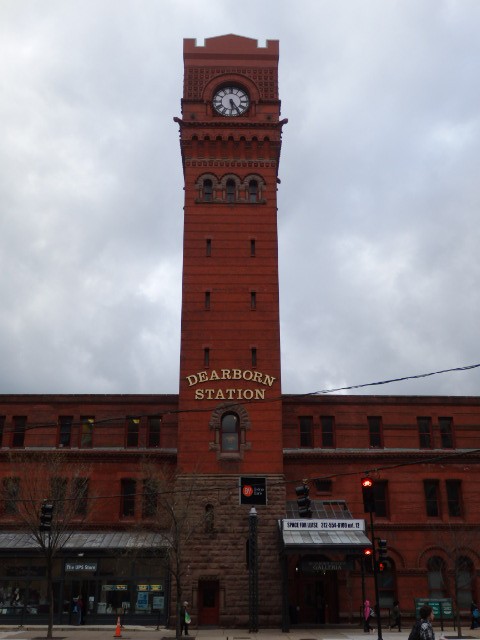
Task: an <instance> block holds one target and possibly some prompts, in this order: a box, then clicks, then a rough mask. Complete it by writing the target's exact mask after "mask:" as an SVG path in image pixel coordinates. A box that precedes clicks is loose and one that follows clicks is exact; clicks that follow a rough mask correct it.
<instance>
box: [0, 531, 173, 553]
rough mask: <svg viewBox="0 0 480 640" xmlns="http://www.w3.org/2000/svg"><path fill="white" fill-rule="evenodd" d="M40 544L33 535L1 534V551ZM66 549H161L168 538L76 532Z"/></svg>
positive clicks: (28, 547)
mask: <svg viewBox="0 0 480 640" xmlns="http://www.w3.org/2000/svg"><path fill="white" fill-rule="evenodd" d="M35 547H38V543H37V542H36V540H35V538H34V537H33V536H32V534H31V533H28V532H25V531H21V532H20V531H18V532H15V531H8V532H1V533H0V551H8V550H15V551H20V550H25V551H27V550H28V551H31V550H32V549H34V548H35ZM62 547H63V548H64V549H85V550H87V549H96V550H100V549H159V548H162V547H168V541H167V540H166V538H165V537H164V536H162V535H160V534H158V533H152V532H150V531H144V532H142V531H75V532H74V533H72V535H71V536H70V537H69V538H68V540H67V541H66V542H65V544H64V545H62Z"/></svg>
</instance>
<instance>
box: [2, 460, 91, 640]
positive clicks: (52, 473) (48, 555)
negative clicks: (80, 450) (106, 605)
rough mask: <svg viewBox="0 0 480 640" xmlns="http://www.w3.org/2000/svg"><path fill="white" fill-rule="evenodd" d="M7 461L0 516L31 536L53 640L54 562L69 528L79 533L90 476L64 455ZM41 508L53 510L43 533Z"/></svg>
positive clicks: (49, 634)
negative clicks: (42, 568)
mask: <svg viewBox="0 0 480 640" xmlns="http://www.w3.org/2000/svg"><path fill="white" fill-rule="evenodd" d="M9 461H10V469H9V472H6V471H5V469H4V476H3V480H2V483H1V487H0V491H1V497H2V500H3V504H4V510H5V511H6V512H7V513H10V514H11V516H12V519H13V520H14V522H15V526H16V527H20V528H21V529H22V530H24V531H26V532H28V533H29V534H30V536H31V538H32V541H33V542H34V544H35V543H36V545H37V546H38V549H39V552H40V554H41V555H43V557H44V558H45V564H46V574H47V601H48V604H49V611H48V628H47V638H52V630H53V615H54V602H53V581H52V570H53V562H54V559H55V557H56V556H57V554H58V552H59V551H60V550H61V549H62V548H63V547H65V545H66V544H67V543H68V540H69V539H70V537H71V536H72V534H73V532H74V529H73V528H72V526H73V525H74V526H75V527H76V528H78V526H80V525H81V524H82V522H83V521H84V520H85V518H86V517H87V515H88V511H89V508H88V507H89V496H88V477H89V475H90V472H89V469H88V468H87V467H86V466H85V465H82V464H75V463H73V464H72V459H71V457H70V456H69V455H68V454H67V453H66V452H62V451H55V452H51V451H48V452H46V451H41V452H40V451H35V452H24V451H22V452H11V453H10V455H9ZM5 473H9V475H5ZM90 497H91V496H90ZM45 504H48V505H51V507H52V509H51V522H49V523H46V522H45V524H44V525H43V526H42V527H41V526H40V525H41V522H40V521H41V513H42V506H44V505H45ZM44 520H46V518H44Z"/></svg>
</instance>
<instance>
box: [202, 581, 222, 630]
mask: <svg viewBox="0 0 480 640" xmlns="http://www.w3.org/2000/svg"><path fill="white" fill-rule="evenodd" d="M219 624H220V585H219V583H218V580H200V581H199V583H198V626H199V627H200V626H218V625H219Z"/></svg>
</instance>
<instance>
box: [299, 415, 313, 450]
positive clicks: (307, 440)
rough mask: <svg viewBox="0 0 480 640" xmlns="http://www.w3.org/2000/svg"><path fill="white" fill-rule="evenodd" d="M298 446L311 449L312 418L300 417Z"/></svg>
mask: <svg viewBox="0 0 480 640" xmlns="http://www.w3.org/2000/svg"><path fill="white" fill-rule="evenodd" d="M300 446H301V447H313V418H312V416H300Z"/></svg>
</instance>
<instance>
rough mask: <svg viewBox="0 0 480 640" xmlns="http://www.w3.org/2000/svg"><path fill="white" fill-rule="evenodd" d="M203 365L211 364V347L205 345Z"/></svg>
mask: <svg viewBox="0 0 480 640" xmlns="http://www.w3.org/2000/svg"><path fill="white" fill-rule="evenodd" d="M203 366H204V367H209V366H210V349H209V348H208V347H205V349H204V350H203Z"/></svg>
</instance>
